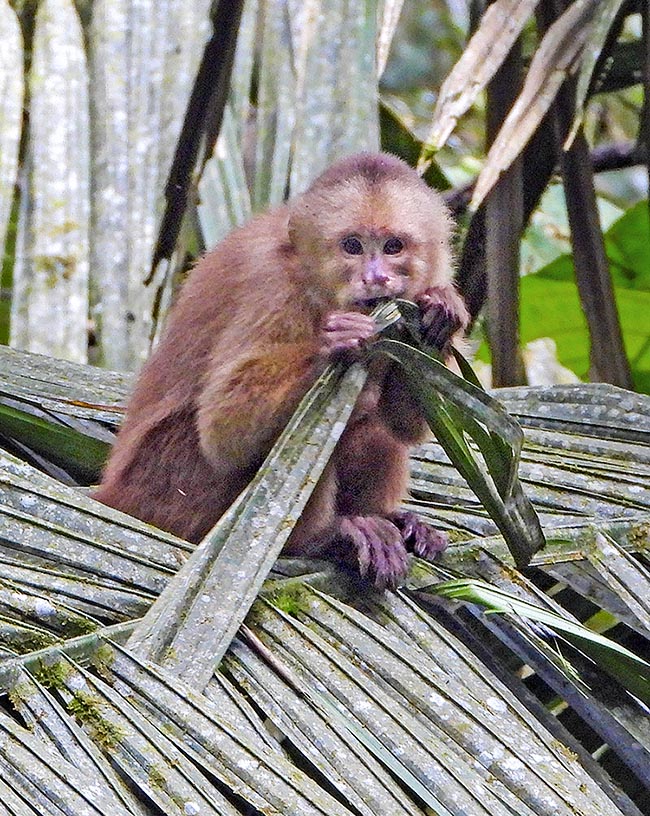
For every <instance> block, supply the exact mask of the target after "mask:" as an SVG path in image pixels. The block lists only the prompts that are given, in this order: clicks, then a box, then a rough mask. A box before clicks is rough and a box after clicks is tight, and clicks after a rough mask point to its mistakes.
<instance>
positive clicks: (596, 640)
mask: <svg viewBox="0 0 650 816" xmlns="http://www.w3.org/2000/svg"><path fill="white" fill-rule="evenodd" d="M429 591H431V592H434V593H435V594H438V595H442V596H444V597H446V598H451V599H453V600H456V601H465V602H466V603H473V604H478V605H479V606H482V607H483V608H485V610H486V611H488V612H493V613H495V612H498V613H500V614H504V615H512V616H515V617H518V618H523V619H525V620H529V621H535V622H536V623H541V624H543V625H544V626H547V627H548V628H549V629H552V630H553V631H554V632H556V633H557V634H560V635H561V636H562V637H564V638H565V639H566V640H568V641H569V642H570V643H572V644H573V645H574V646H575V647H576V648H577V649H579V650H580V651H582V652H583V653H584V654H586V655H588V656H589V657H591V658H592V659H593V660H594V661H595V662H596V663H597V664H599V665H600V666H601V667H602V668H603V669H604V670H605V671H607V672H608V673H609V674H611V675H612V676H613V677H615V678H616V679H617V680H618V681H619V682H620V683H621V684H622V685H623V686H624V687H625V688H627V689H628V691H630V693H631V694H634V695H635V696H636V697H638V698H639V699H640V700H642V701H643V702H644V703H645V704H646V705H650V663H648V662H647V661H645V660H643V658H641V657H639V656H638V655H636V654H634V653H633V652H630V651H629V650H628V649H626V648H625V647H624V646H621V645H620V644H619V643H616V642H614V641H613V640H610V639H609V638H606V637H604V636H603V635H601V634H599V633H598V632H594V631H593V630H591V629H587V627H586V626H583V625H582V624H580V623H578V622H576V621H573V620H570V619H568V618H564V617H562V616H561V615H558V614H557V613H555V612H552V611H550V610H548V609H543V608H542V607H540V606H536V605H534V604H532V603H529V602H528V601H524V600H522V599H521V598H518V597H516V596H515V595H511V594H510V593H507V592H504V591H503V590H501V589H498V588H496V587H494V586H491V585H490V584H486V583H484V582H483V581H474V580H466V579H460V580H457V581H446V582H444V583H442V584H437V585H435V586H434V587H432V588H430V590H429Z"/></svg>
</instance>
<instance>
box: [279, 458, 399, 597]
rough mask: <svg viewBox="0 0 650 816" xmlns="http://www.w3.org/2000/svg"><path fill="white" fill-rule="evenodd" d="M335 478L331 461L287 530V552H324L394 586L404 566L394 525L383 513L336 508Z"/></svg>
mask: <svg viewBox="0 0 650 816" xmlns="http://www.w3.org/2000/svg"><path fill="white" fill-rule="evenodd" d="M337 492H338V483H337V478H336V469H335V463H334V460H332V461H330V463H329V464H328V466H327V467H326V468H325V471H324V472H323V475H322V477H321V479H320V481H319V483H318V485H317V486H316V489H315V490H314V492H313V493H312V495H311V498H310V499H309V502H308V503H307V506H306V507H305V510H304V511H303V514H302V516H301V518H300V521H299V522H298V524H297V525H296V527H295V528H294V530H293V532H292V533H291V537H290V538H289V541H288V542H287V544H286V546H285V548H284V552H285V554H286V555H306V556H310V557H323V558H328V559H330V560H332V561H335V562H336V563H339V564H344V565H346V566H348V567H350V568H352V569H354V570H357V571H358V572H359V573H360V574H361V575H363V576H364V577H367V578H368V580H371V581H373V582H374V583H375V585H376V586H377V587H378V588H380V589H383V588H384V587H386V586H397V584H398V583H399V581H400V579H402V578H403V577H404V576H405V575H406V573H407V571H408V555H407V552H406V547H405V546H404V541H403V539H402V534H401V533H400V531H399V529H398V527H397V526H396V525H395V524H393V523H392V522H391V521H389V520H388V519H387V518H385V517H384V516H383V515H369V514H366V513H365V512H364V513H360V514H355V515H342V514H341V513H339V512H337V508H336V504H337Z"/></svg>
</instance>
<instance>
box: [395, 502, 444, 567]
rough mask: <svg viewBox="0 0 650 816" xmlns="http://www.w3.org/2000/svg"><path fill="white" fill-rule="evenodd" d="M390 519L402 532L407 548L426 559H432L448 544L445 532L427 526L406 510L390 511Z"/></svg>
mask: <svg viewBox="0 0 650 816" xmlns="http://www.w3.org/2000/svg"><path fill="white" fill-rule="evenodd" d="M390 520H391V521H392V522H393V524H394V525H395V526H396V527H397V528H398V529H399V530H400V532H401V533H402V538H403V540H404V544H405V545H406V548H407V550H409V551H410V552H413V553H415V555H417V556H419V557H420V558H424V559H426V560H427V561H432V560H433V559H434V558H435V557H436V555H438V553H440V552H442V551H443V550H444V549H446V547H447V545H448V544H449V539H448V538H447V536H446V535H445V533H443V532H440V531H439V530H434V529H433V527H429V525H428V524H425V522H424V521H422V520H421V519H420V518H418V516H417V515H416V514H415V513H411V512H410V511H408V510H404V511H398V512H397V513H392V514H391V516H390Z"/></svg>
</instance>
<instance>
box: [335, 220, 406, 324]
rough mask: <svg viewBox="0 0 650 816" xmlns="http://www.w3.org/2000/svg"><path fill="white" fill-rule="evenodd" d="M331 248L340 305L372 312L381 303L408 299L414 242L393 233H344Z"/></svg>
mask: <svg viewBox="0 0 650 816" xmlns="http://www.w3.org/2000/svg"><path fill="white" fill-rule="evenodd" d="M344 232H345V234H343V235H342V236H341V237H340V238H339V240H338V242H337V246H336V247H335V248H334V247H331V248H330V252H331V253H332V254H333V256H334V260H335V264H336V273H335V276H336V278H338V280H339V287H338V292H337V297H336V300H337V305H338V306H345V307H353V308H356V309H361V310H362V311H365V310H369V309H371V308H372V307H373V306H375V305H376V304H377V303H378V302H379V301H380V300H387V299H390V298H398V297H408V290H409V288H410V286H409V284H410V283H411V281H412V278H413V272H414V270H413V257H412V245H413V239H412V238H411V236H408V235H406V234H404V233H402V234H392V233H391V232H390V230H369V229H366V228H363V227H362V228H359V229H357V230H354V231H352V232H347V231H344Z"/></svg>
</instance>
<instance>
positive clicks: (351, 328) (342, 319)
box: [321, 312, 377, 358]
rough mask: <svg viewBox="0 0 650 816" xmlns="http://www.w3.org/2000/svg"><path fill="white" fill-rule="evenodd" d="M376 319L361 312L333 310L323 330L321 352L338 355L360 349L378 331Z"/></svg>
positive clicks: (330, 355) (332, 355)
mask: <svg viewBox="0 0 650 816" xmlns="http://www.w3.org/2000/svg"><path fill="white" fill-rule="evenodd" d="M376 330H377V328H376V325H375V321H374V319H373V318H372V317H370V315H365V314H361V312H331V313H330V314H329V315H327V317H326V318H325V322H324V324H323V330H322V332H321V354H322V355H323V356H324V357H328V358H330V357H337V356H340V355H341V354H344V353H348V354H349V353H350V352H354V351H358V349H359V348H361V346H362V345H363V343H364V342H365V341H366V340H369V339H370V338H371V337H372V336H373V334H374V333H375V332H376Z"/></svg>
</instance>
